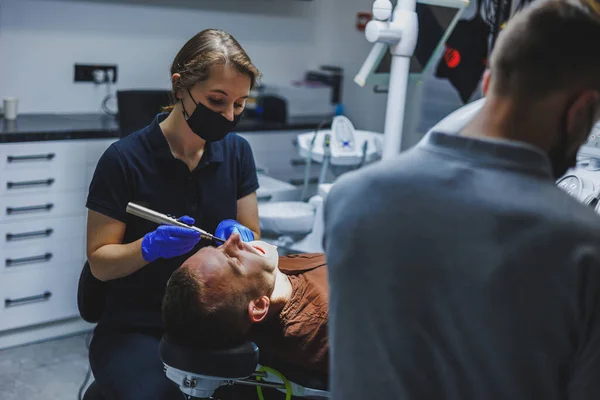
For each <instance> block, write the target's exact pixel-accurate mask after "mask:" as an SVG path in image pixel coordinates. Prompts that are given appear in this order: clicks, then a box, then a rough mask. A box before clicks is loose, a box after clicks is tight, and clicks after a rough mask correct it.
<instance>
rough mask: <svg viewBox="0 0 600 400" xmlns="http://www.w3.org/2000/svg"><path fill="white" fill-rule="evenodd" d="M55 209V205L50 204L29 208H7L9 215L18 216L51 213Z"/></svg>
mask: <svg viewBox="0 0 600 400" xmlns="http://www.w3.org/2000/svg"><path fill="white" fill-rule="evenodd" d="M53 207H54V204H52V203H48V204H44V205H41V206H29V207H6V213H7V214H9V215H10V214H16V213H24V212H32V211H50V210H52V208H53Z"/></svg>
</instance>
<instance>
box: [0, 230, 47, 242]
mask: <svg viewBox="0 0 600 400" xmlns="http://www.w3.org/2000/svg"><path fill="white" fill-rule="evenodd" d="M52 232H54V230H53V229H46V230H45V231H34V232H23V233H7V234H6V241H7V242H10V241H11V240H19V239H30V238H34V237H37V236H46V237H48V236H50V235H52Z"/></svg>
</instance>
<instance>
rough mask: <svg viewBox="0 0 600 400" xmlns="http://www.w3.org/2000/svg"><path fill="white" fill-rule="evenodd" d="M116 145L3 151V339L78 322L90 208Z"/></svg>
mask: <svg viewBox="0 0 600 400" xmlns="http://www.w3.org/2000/svg"><path fill="white" fill-rule="evenodd" d="M115 140H116V139H94V140H65V141H44V142H25V143H7V144H0V334H2V332H5V331H8V330H12V329H17V328H26V327H33V326H37V325H40V324H45V323H50V322H55V321H59V320H62V319H66V318H72V317H76V316H78V310H77V282H78V278H79V273H80V272H81V268H82V266H83V262H84V260H85V236H86V235H85V230H86V214H87V211H86V208H85V201H86V197H87V192H88V187H89V183H90V180H91V178H92V174H93V171H94V169H95V166H96V163H97V162H98V159H99V158H100V156H101V155H102V153H103V152H104V150H105V149H106V148H107V147H108V146H109V145H110V144H111V143H112V142H114V141H115Z"/></svg>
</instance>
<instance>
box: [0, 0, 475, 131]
mask: <svg viewBox="0 0 600 400" xmlns="http://www.w3.org/2000/svg"><path fill="white" fill-rule="evenodd" d="M166 3H169V4H170V6H169V7H167V6H166V5H165V4H166ZM372 3H373V2H372V0H313V1H312V2H301V1H292V0H272V1H262V2H261V1H257V0H210V1H209V0H126V1H124V0H0V97H4V96H16V97H19V98H20V107H19V108H20V110H19V111H20V112H98V111H99V110H100V102H101V100H102V99H103V97H104V95H105V94H106V88H105V87H96V86H95V85H94V84H92V83H74V82H73V64H75V63H113V64H118V66H119V82H118V83H117V88H123V89H125V88H168V87H169V67H170V63H171V61H172V58H173V57H174V55H175V53H176V52H177V50H178V49H179V48H180V47H181V46H182V45H183V43H184V42H185V41H186V40H187V39H189V38H190V37H191V36H192V35H194V34H195V33H196V32H198V31H200V30H202V29H205V28H208V27H217V28H222V29H225V30H227V31H229V32H230V33H232V34H233V35H234V36H235V37H236V38H237V39H238V40H239V41H240V43H241V44H242V45H243V46H244V47H245V49H246V50H247V51H248V53H249V54H250V56H251V57H252V59H253V61H254V62H255V63H256V64H257V66H258V67H259V68H260V69H261V71H262V72H263V74H264V79H263V80H264V82H265V83H286V82H288V81H290V80H295V79H298V78H301V77H302V76H303V75H304V72H305V71H306V70H307V69H310V68H314V67H316V66H317V65H322V64H333V65H339V66H341V67H343V68H344V73H345V81H344V87H343V99H344V104H345V106H346V114H347V115H348V116H349V117H350V118H351V119H352V121H353V122H354V124H355V125H356V127H357V128H359V129H370V130H375V131H379V132H383V129H384V120H385V107H386V100H387V96H386V95H385V94H375V93H373V90H372V89H373V88H371V87H367V88H361V87H359V86H358V85H356V84H355V83H354V81H353V79H354V76H355V75H356V73H357V72H358V70H359V69H360V66H361V65H362V63H363V61H364V59H365V57H366V56H367V54H368V53H369V51H370V49H371V46H372V45H371V43H369V42H367V40H366V39H365V36H364V32H359V31H358V30H357V29H356V27H355V19H356V13H357V12H359V11H370V10H371V7H372ZM191 5H193V6H191ZM474 5H475V2H472V5H471V6H470V9H472V8H473V7H474ZM471 15H472V11H469V12H467V13H466V16H468V17H470V16H471ZM435 64H436V63H434V65H435ZM434 70H435V68H432V69H430V71H429V72H428V74H426V76H425V77H424V84H423V95H422V100H421V102H420V104H419V105H420V107H421V117H422V118H421V121H420V124H419V126H418V131H419V132H418V133H417V135H416V137H417V138H418V137H419V135H420V134H421V133H422V132H424V131H426V130H427V129H428V128H429V127H431V126H432V125H433V124H435V122H437V121H438V120H440V119H441V118H442V117H444V116H445V115H446V114H448V113H449V112H450V111H452V110H454V109H456V108H458V107H459V106H460V105H461V104H462V103H461V101H460V99H459V97H458V95H457V94H456V91H455V90H454V88H452V86H451V85H450V84H449V83H448V81H446V80H440V79H436V78H435V77H433V72H434ZM409 101H410V99H409Z"/></svg>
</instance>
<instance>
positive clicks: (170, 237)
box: [142, 216, 200, 262]
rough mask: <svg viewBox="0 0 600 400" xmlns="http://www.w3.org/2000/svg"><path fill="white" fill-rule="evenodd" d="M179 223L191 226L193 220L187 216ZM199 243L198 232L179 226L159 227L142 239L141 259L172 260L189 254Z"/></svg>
mask: <svg viewBox="0 0 600 400" xmlns="http://www.w3.org/2000/svg"><path fill="white" fill-rule="evenodd" d="M179 221H181V222H183V223H185V224H187V225H192V224H193V223H194V219H193V218H191V217H188V216H183V217H181V218H179ZM199 241H200V232H198V231H195V230H193V229H188V228H183V227H180V226H171V225H161V226H159V227H158V228H157V229H156V230H155V231H153V232H150V233H147V234H146V235H145V236H144V238H143V239H142V257H144V260H146V261H147V262H152V261H155V260H156V259H158V258H159V257H162V258H173V257H177V256H180V255H182V254H185V253H188V252H190V251H191V250H192V249H193V248H194V246H195V245H196V243H198V242H199Z"/></svg>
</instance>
